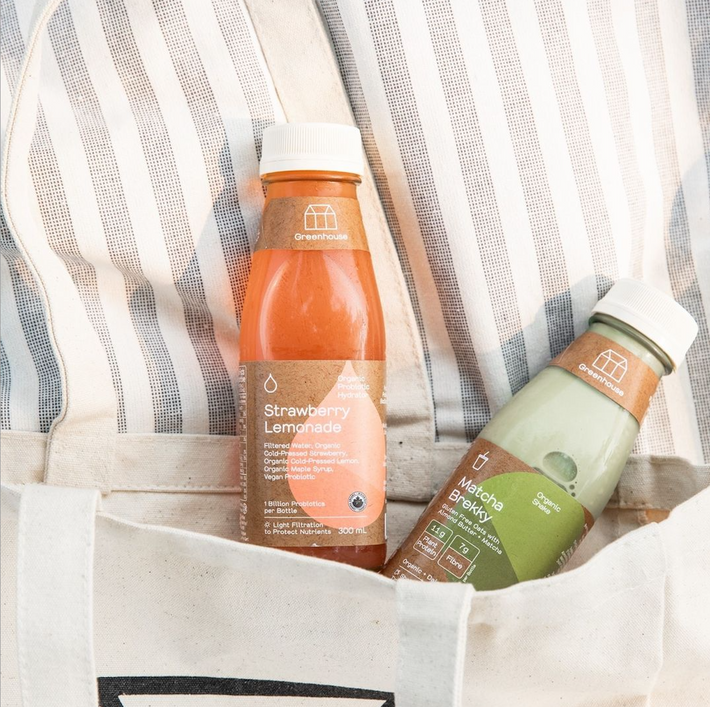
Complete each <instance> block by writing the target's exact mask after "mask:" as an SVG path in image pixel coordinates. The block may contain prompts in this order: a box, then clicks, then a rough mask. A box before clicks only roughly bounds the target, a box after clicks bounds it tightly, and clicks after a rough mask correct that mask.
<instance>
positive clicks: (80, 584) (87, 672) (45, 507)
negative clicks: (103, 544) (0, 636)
mask: <svg viewBox="0 0 710 707" xmlns="http://www.w3.org/2000/svg"><path fill="white" fill-rule="evenodd" d="M99 500H100V495H99V492H98V491H94V490H89V489H74V488H66V487H57V486H45V485H31V486H26V487H25V488H24V490H23V492H22V497H21V500H20V512H19V528H18V547H17V645H18V652H19V674H20V691H21V694H22V705H23V707H56V705H71V706H72V707H96V705H97V704H98V690H97V686H96V666H95V662H94V617H93V593H94V592H93V584H94V582H93V576H94V537H95V527H96V511H97V509H98V507H99Z"/></svg>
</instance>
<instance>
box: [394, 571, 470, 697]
mask: <svg viewBox="0 0 710 707" xmlns="http://www.w3.org/2000/svg"><path fill="white" fill-rule="evenodd" d="M472 594H473V587H471V585H469V584H440V583H437V582H414V581H408V580H400V581H398V582H397V622H398V625H399V660H398V665H397V680H396V683H395V701H396V704H397V707H433V706H434V705H436V707H459V705H460V704H461V690H462V684H463V672H464V659H465V657H466V636H467V628H468V615H469V612H470V610H471V596H472Z"/></svg>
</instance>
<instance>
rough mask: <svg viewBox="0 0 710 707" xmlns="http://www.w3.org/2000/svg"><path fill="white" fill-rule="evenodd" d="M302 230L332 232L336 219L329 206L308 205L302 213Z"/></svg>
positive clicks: (336, 226) (336, 224)
mask: <svg viewBox="0 0 710 707" xmlns="http://www.w3.org/2000/svg"><path fill="white" fill-rule="evenodd" d="M303 228H304V230H306V231H334V230H335V229H337V228H338V219H337V217H336V215H335V211H333V207H332V206H331V205H330V204H309V205H308V206H307V207H306V210H305V211H304V212H303Z"/></svg>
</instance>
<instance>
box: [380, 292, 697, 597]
mask: <svg viewBox="0 0 710 707" xmlns="http://www.w3.org/2000/svg"><path fill="white" fill-rule="evenodd" d="M696 333H697V325H696V323H695V322H694V321H693V319H692V317H690V315H689V314H688V313H687V312H686V311H685V310H684V309H682V308H681V307H680V306H679V305H678V304H677V303H676V302H675V301H673V300H672V299H671V298H670V297H667V296H666V295H664V294H663V293H661V292H659V291H658V290H655V289H653V288H651V287H649V286H648V285H645V284H643V283H641V282H638V281H635V280H620V281H619V282H618V283H616V284H615V285H614V287H613V288H612V289H611V290H610V291H609V293H608V294H607V296H606V297H605V298H603V299H602V300H600V301H599V302H598V303H597V305H596V307H595V308H594V310H593V313H592V316H591V318H590V327H589V329H588V330H587V331H586V332H585V333H584V334H583V335H582V336H580V337H579V338H578V339H577V340H576V341H575V342H574V343H573V344H572V345H571V346H570V347H569V348H568V349H567V350H566V351H565V352H563V353H562V354H561V355H560V356H558V357H557V358H556V359H555V360H554V361H552V362H551V364H550V365H549V366H548V367H547V368H545V369H544V370H543V371H542V372H540V373H539V374H538V375H537V376H536V377H535V378H534V379H533V380H531V381H530V382H529V383H528V384H527V385H526V386H525V387H524V388H523V389H522V390H521V391H520V392H519V393H518V394H517V395H515V396H514V397H513V398H512V399H511V400H510V401H509V402H508V403H507V404H506V405H505V406H504V407H503V408H502V409H501V410H500V411H499V412H498V413H497V414H496V415H495V416H494V417H493V419H492V420H491V421H490V422H489V423H488V424H487V425H486V426H485V427H484V429H483V430H482V431H481V434H480V435H479V437H478V439H477V440H476V441H475V442H474V443H473V445H472V446H471V449H470V450H469V452H468V453H467V454H466V455H465V456H464V458H463V459H462V461H461V463H460V464H459V466H458V467H457V469H456V470H455V471H454V473H453V474H452V476H451V477H450V479H449V480H448V481H447V483H446V484H445V485H444V487H443V488H442V490H441V491H440V492H439V493H438V494H437V496H436V497H435V498H434V500H433V501H432V502H431V504H430V505H429V507H428V508H427V510H426V511H425V512H424V514H423V515H422V517H421V519H420V520H419V522H418V523H417V525H416V526H415V528H414V530H413V531H412V533H411V534H410V536H409V537H408V538H407V540H406V541H405V542H404V544H403V545H402V547H401V548H400V549H399V550H398V551H397V553H395V555H394V556H393V557H392V559H391V560H390V561H389V562H388V563H387V565H386V567H385V570H384V573H385V574H386V575H387V576H390V577H393V578H395V579H400V578H408V579H418V580H423V581H460V582H469V583H471V584H473V585H474V586H475V587H476V588H477V589H479V590H480V589H496V588H500V587H504V586H508V585H509V584H513V583H515V582H519V581H523V580H528V579H535V578H538V577H543V576H546V575H549V574H553V573H554V572H556V571H558V570H559V569H560V568H561V567H562V566H563V565H564V564H565V562H566V561H567V560H568V559H569V557H570V556H571V554H572V552H574V550H575V548H576V547H577V545H578V544H579V542H580V541H581V540H582V539H583V538H584V536H585V535H586V533H587V532H588V530H589V529H590V528H591V526H592V525H593V523H594V520H595V519H596V518H597V517H598V516H599V515H600V514H601V512H602V511H603V510H604V507H605V506H606V504H607V502H608V501H609V498H610V497H611V495H612V493H613V491H614V489H615V487H616V485H617V483H618V481H619V477H620V476H621V473H622V471H623V469H624V465H625V464H626V460H627V459H628V457H629V455H630V453H631V450H632V448H633V445H634V442H635V440H636V436H637V435H638V432H639V429H640V423H641V421H642V420H643V416H644V414H645V412H646V409H647V407H648V404H649V402H650V398H651V396H652V395H653V392H654V391H655V389H656V386H657V385H658V382H659V380H660V378H661V377H662V376H663V375H664V374H667V373H671V372H672V371H673V370H674V369H675V368H676V367H677V366H678V365H679V364H680V362H681V361H682V359H683V357H684V356H685V353H686V351H687V349H688V348H689V347H690V345H691V343H692V341H693V339H694V338H695V335H696Z"/></svg>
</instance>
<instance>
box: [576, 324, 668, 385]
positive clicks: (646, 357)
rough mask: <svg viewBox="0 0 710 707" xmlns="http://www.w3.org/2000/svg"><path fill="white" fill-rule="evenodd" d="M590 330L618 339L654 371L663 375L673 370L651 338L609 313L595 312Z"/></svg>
mask: <svg viewBox="0 0 710 707" xmlns="http://www.w3.org/2000/svg"><path fill="white" fill-rule="evenodd" d="M589 324H590V326H589V330H590V331H593V332H595V333H597V334H601V335H602V336H605V337H606V338H608V339H611V340H612V341H616V342H617V343H619V344H621V345H622V346H624V347H625V348H627V349H628V350H629V351H631V353H633V354H635V355H636V356H638V357H639V358H640V359H641V360H642V361H643V362H644V363H645V364H646V365H647V366H649V367H650V368H651V369H652V370H653V372H654V373H655V374H656V375H657V376H658V377H659V378H660V377H661V376H663V375H665V374H667V373H672V372H673V363H672V362H671V360H670V359H669V358H668V356H667V355H666V354H665V353H664V352H663V351H662V350H661V349H660V348H658V346H656V344H654V343H653V341H651V339H649V338H647V337H645V336H644V335H643V334H641V332H639V331H638V330H636V329H634V328H633V327H632V326H629V325H628V324H626V323H625V322H622V321H621V320H620V319H616V318H615V317H611V316H609V315H608V314H593V315H592V316H591V318H590V319H589Z"/></svg>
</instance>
